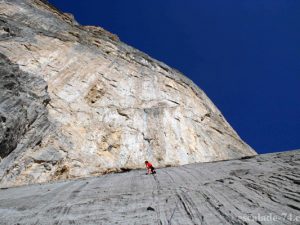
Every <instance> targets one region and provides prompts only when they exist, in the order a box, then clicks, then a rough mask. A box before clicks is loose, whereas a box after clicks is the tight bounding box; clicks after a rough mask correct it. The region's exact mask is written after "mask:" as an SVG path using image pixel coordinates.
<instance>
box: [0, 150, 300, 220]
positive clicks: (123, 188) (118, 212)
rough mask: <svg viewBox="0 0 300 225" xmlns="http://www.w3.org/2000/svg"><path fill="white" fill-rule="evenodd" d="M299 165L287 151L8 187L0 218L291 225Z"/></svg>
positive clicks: (1, 194) (297, 208)
mask: <svg viewBox="0 0 300 225" xmlns="http://www.w3.org/2000/svg"><path fill="white" fill-rule="evenodd" d="M299 168H300V151H291V152H285V153H276V154H267V155H260V156H256V157H254V158H248V159H242V160H230V161H222V162H212V163H203V164H190V165H185V166H180V167H177V168H175V167H174V168H164V169H159V170H157V174H156V175H145V170H143V171H142V170H136V171H130V172H128V173H122V174H109V175H104V176H101V177H95V178H88V179H80V180H76V181H64V182H57V183H52V184H43V185H30V186H25V187H18V188H9V189H6V190H0V223H1V224H17V223H18V224H20V225H21V224H78V225H79V224H84V225H85V224H130V225H131V224H162V225H170V224H185V225H189V224H192V225H194V224H203V225H210V224H212V225H214V224H222V225H227V224H228V225H232V224H237V225H247V224H251V225H252V224H253V225H255V224H261V225H265V224H270V225H283V224H288V225H290V224H293V225H294V224H295V225H296V224H299V223H300V204H299V202H300V194H299V184H300V179H299V172H300V171H299ZM120 184H122V185H120Z"/></svg>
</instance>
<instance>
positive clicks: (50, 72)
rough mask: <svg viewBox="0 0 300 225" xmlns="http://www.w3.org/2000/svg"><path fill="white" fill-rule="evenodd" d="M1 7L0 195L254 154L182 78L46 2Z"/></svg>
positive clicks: (16, 1) (8, 1) (5, 2)
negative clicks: (146, 165) (13, 188)
mask: <svg viewBox="0 0 300 225" xmlns="http://www.w3.org/2000/svg"><path fill="white" fill-rule="evenodd" d="M0 3H1V4H0V40H1V42H0V52H1V64H0V66H1V68H0V69H1V78H0V82H1V84H0V85H1V89H0V104H1V105H0V114H1V115H0V116H1V127H0V128H1V130H0V146H1V147H0V156H1V158H3V159H2V162H1V164H0V185H2V186H7V185H19V184H25V183H33V182H45V181H49V180H55V179H65V178H74V177H84V176H91V175H96V174H102V173H107V172H113V171H120V170H122V168H123V169H124V168H140V167H142V166H143V161H144V160H145V159H148V160H150V161H152V162H153V163H154V164H155V165H157V166H160V167H163V166H168V165H182V164H187V163H193V162H208V161H215V160H224V159H232V158H239V157H243V156H249V155H255V154H256V153H255V151H254V150H252V149H251V147H249V146H248V145H247V144H245V143H244V142H243V141H242V140H241V139H240V137H239V136H238V135H237V134H236V132H235V131H234V130H233V129H232V128H231V127H230V125H229V124H228V123H227V122H226V120H225V119H224V117H223V116H222V115H221V113H220V111H219V110H218V109H217V108H216V107H215V106H214V105H213V103H212V102H211V101H210V100H209V99H208V97H207V96H206V95H205V94H204V93H203V91H202V90H200V89H199V88H198V87H197V86H196V85H195V84H193V82H192V81H190V80H189V79H188V78H186V77H185V76H183V75H182V74H181V73H180V72H178V71H176V70H174V69H172V68H170V67H168V66H167V65H165V64H164V63H161V62H158V61H156V60H154V59H152V58H150V57H149V56H147V55H146V54H144V53H142V52H140V51H138V50H136V49H134V48H132V47H130V46H128V45H126V44H124V43H122V42H121V41H120V40H119V39H118V37H117V36H116V35H113V34H111V33H109V32H107V31H105V30H103V29H102V28H99V27H93V26H80V25H78V23H77V22H76V21H75V20H74V18H73V17H72V16H71V15H69V14H65V13H61V12H59V11H58V10H56V9H55V8H54V7H52V6H50V5H49V4H47V3H46V2H45V1H39V0H1V1H0ZM203 76H205V75H204V74H203ZM47 87H48V89H47Z"/></svg>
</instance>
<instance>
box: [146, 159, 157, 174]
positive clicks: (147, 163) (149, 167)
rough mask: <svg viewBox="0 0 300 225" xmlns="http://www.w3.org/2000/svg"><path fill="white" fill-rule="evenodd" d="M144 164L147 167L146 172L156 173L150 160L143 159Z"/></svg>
mask: <svg viewBox="0 0 300 225" xmlns="http://www.w3.org/2000/svg"><path fill="white" fill-rule="evenodd" d="M145 165H146V168H147V174H155V173H156V171H155V168H154V167H153V166H152V164H151V163H150V162H148V161H145Z"/></svg>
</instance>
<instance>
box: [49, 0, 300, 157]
mask: <svg viewBox="0 0 300 225" xmlns="http://www.w3.org/2000/svg"><path fill="white" fill-rule="evenodd" d="M50 2H51V3H52V4H53V5H55V6H56V7H57V8H59V9H60V10H62V11H64V12H70V13H72V14H74V16H75V18H76V20H77V21H78V22H79V23H80V24H82V25H98V26H101V27H103V28H105V29H107V30H109V31H111V32H112V33H115V34H117V35H118V36H119V37H120V39H121V40H122V41H123V42H125V43H127V44H129V45H132V46H134V47H135V48H138V49H140V50H142V51H144V52H146V53H147V54H149V55H150V56H152V57H154V58H156V59H158V60H161V61H163V62H165V63H167V64H168V65H170V66H172V67H174V68H176V69H178V70H180V71H181V72H183V73H184V74H185V75H186V76H188V77H189V78H190V79H192V80H193V81H194V82H195V83H196V84H197V85H198V86H199V87H200V88H201V89H203V90H204V91H205V92H206V94H207V95H208V96H209V97H210V98H211V99H212V101H213V102H214V103H215V104H216V105H217V107H218V108H219V109H220V110H221V111H222V113H223V115H224V116H225V117H226V119H227V120H228V121H229V123H230V124H231V125H232V126H233V127H234V129H235V130H236V131H237V132H238V133H239V135H240V136H241V137H242V138H243V139H244V140H245V141H246V142H247V143H248V144H250V145H251V146H252V147H253V148H254V149H255V150H256V151H257V152H258V153H266V152H276V151H284V150H292V149H297V148H300V1H299V0H226V1H225V0H188V1H183V0H151V1H146V0H130V1H125V0H109V1H99V0H85V1H72V2H70V1H67V0H65V1H62V0H50Z"/></svg>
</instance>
